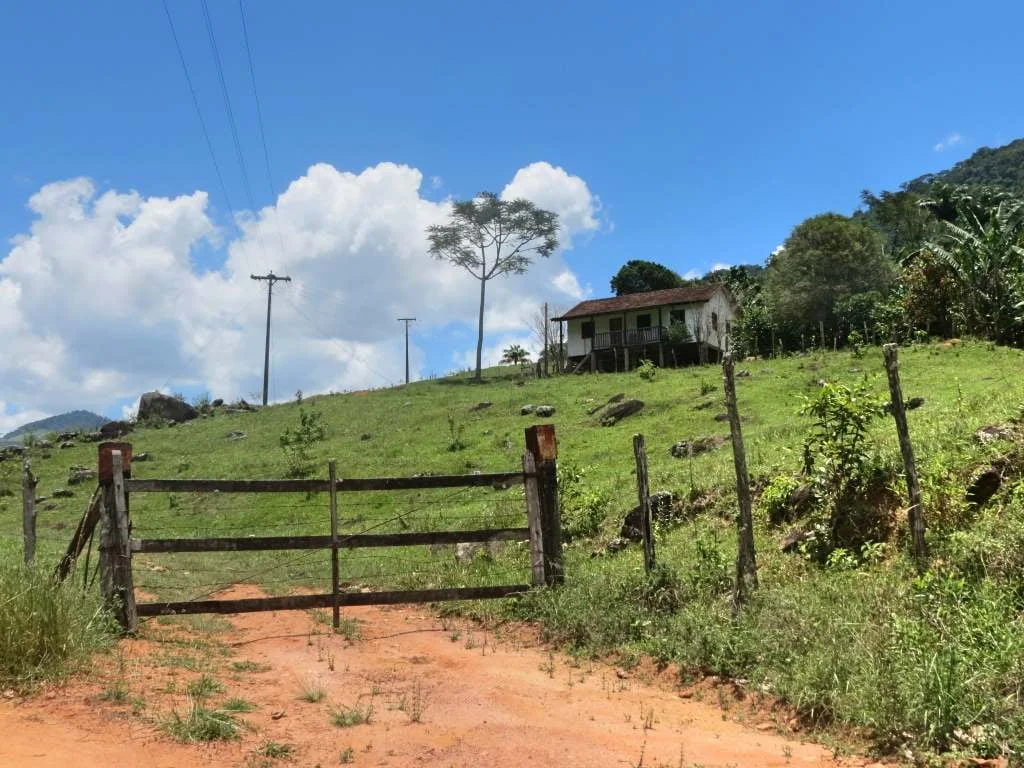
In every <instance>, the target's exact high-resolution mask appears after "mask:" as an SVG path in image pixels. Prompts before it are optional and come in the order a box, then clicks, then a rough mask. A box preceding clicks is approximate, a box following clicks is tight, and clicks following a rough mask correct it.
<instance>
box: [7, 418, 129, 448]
mask: <svg viewBox="0 0 1024 768" xmlns="http://www.w3.org/2000/svg"><path fill="white" fill-rule="evenodd" d="M108 421H110V419H108V418H107V417H105V416H100V415H99V414H96V413H92V412H91V411H68V412H67V413H60V414H57V415H56V416H47V417H46V418H45V419H39V420H38V421H32V422H29V423H28V424H22V425H21V426H20V427H18V428H17V429H14V430H11V431H10V432H8V433H7V434H6V435H4V436H3V437H2V438H0V440H5V441H14V440H17V439H19V438H23V437H26V436H28V435H37V436H41V435H45V434H47V433H49V432H70V431H72V430H76V429H88V430H92V429H98V428H99V427H101V426H103V425H104V424H106V423H107V422H108Z"/></svg>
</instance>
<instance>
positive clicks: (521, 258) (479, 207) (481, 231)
mask: <svg viewBox="0 0 1024 768" xmlns="http://www.w3.org/2000/svg"><path fill="white" fill-rule="evenodd" d="M557 235H558V214H556V213H552V212H551V211H545V210H544V209H542V208H539V207H537V206H536V205H534V204H533V203H531V202H530V201H529V200H500V199H499V198H498V196H497V195H495V194H494V193H493V192H481V193H480V194H479V195H478V196H477V197H476V198H475V199H473V200H464V201H461V202H456V203H454V204H453V205H452V211H451V215H450V216H449V220H448V223H447V224H435V225H433V226H430V227H427V240H428V241H429V243H430V248H429V253H430V255H431V256H433V257H434V258H435V259H438V260H439V261H447V262H449V263H451V264H455V265H456V266H459V267H462V268H463V269H465V270H466V271H467V272H469V274H471V275H472V276H473V277H474V278H475V279H476V280H478V281H479V282H480V315H479V322H478V325H477V340H476V380H477V381H480V380H481V379H482V376H481V359H482V357H483V347H484V303H485V296H486V288H487V281H488V280H491V279H492V278H495V277H498V276H499V275H521V274H523V273H524V272H526V270H527V269H528V268H529V266H530V264H532V263H533V257H534V256H542V257H548V256H550V255H551V254H552V253H554V252H555V249H556V248H557V247H558V237H557Z"/></svg>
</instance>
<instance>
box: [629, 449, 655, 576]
mask: <svg viewBox="0 0 1024 768" xmlns="http://www.w3.org/2000/svg"><path fill="white" fill-rule="evenodd" d="M633 458H634V459H635V460H636V490H637V498H638V499H639V500H640V533H641V534H642V535H643V540H644V570H646V571H647V572H648V573H650V572H651V571H652V570H654V518H653V515H652V513H651V494H650V490H649V488H648V482H647V445H646V443H645V442H644V436H643V435H639V434H638V435H633Z"/></svg>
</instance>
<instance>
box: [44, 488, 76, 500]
mask: <svg viewBox="0 0 1024 768" xmlns="http://www.w3.org/2000/svg"><path fill="white" fill-rule="evenodd" d="M50 495H51V496H53V498H55V499H70V498H71V497H72V496H74V495H75V492H74V491H72V490H71V489H70V488H54V489H53V493H52V494H50Z"/></svg>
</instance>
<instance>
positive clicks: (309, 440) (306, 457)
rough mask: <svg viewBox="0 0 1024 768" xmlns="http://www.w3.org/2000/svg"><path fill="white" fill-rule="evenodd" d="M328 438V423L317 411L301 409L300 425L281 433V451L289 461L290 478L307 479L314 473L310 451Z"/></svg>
mask: <svg viewBox="0 0 1024 768" xmlns="http://www.w3.org/2000/svg"><path fill="white" fill-rule="evenodd" d="M326 437H327V422H326V421H324V417H323V414H322V413H320V411H317V410H309V411H307V410H306V409H305V408H302V407H300V408H299V423H298V425H297V426H295V427H289V428H287V429H285V430H284V432H282V433H281V437H280V438H279V440H280V443H281V450H283V451H284V454H285V456H286V457H287V459H288V476H289V477H306V476H307V475H309V474H310V472H311V471H312V467H311V463H312V457H311V456H310V450H312V448H313V446H315V445H316V444H317V443H320V442H323V440H324V438H326Z"/></svg>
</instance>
